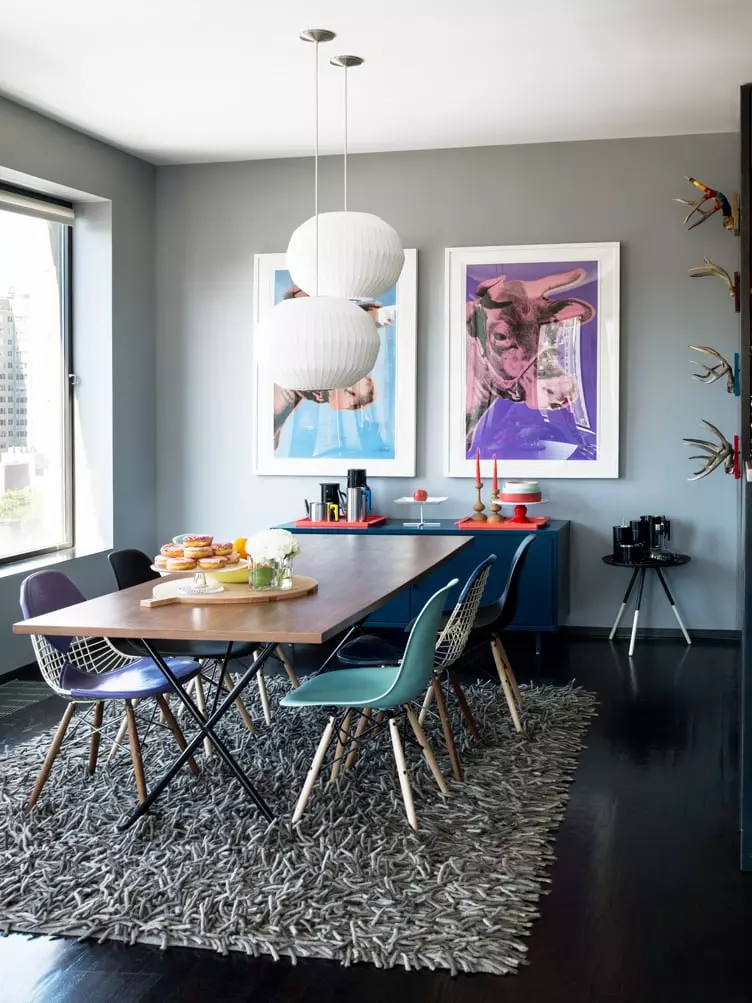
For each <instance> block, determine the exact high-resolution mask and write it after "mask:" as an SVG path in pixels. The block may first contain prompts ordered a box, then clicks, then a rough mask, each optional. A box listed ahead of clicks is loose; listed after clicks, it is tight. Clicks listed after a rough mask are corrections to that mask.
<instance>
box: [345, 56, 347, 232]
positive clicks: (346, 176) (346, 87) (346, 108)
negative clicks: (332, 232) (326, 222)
mask: <svg viewBox="0 0 752 1003" xmlns="http://www.w3.org/2000/svg"><path fill="white" fill-rule="evenodd" d="M344 210H345V212H347V66H345V156H344Z"/></svg>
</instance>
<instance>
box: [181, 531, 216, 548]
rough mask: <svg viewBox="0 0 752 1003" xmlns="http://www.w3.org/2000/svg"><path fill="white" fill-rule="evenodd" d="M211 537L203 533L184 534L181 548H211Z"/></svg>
mask: <svg viewBox="0 0 752 1003" xmlns="http://www.w3.org/2000/svg"><path fill="white" fill-rule="evenodd" d="M213 539H214V537H213V536H207V535H206V534H205V533H186V534H185V536H184V537H183V547H211V545H212V540H213Z"/></svg>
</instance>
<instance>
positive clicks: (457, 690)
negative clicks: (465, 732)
mask: <svg viewBox="0 0 752 1003" xmlns="http://www.w3.org/2000/svg"><path fill="white" fill-rule="evenodd" d="M447 675H448V676H449V682H450V683H451V685H452V689H453V690H454V695H455V696H456V697H457V703H459V705H460V710H461V711H462V716H463V717H464V719H465V721H466V722H467V726H468V728H469V729H470V734H471V735H472V736H473V738H474V739H475V741H476V742H480V741H482V739H481V737H480V731H479V730H478V725H477V724H476V723H475V718H474V717H473V712H472V711H471V710H470V705H469V704H468V702H467V698H466V697H465V691H464V690H463V689H462V686H461V685H460V681H459V679H458V678H457V674H456V673H455V671H454V669H447Z"/></svg>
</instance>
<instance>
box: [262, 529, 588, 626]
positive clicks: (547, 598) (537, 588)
mask: <svg viewBox="0 0 752 1003" xmlns="http://www.w3.org/2000/svg"><path fill="white" fill-rule="evenodd" d="M280 528H283V529H289V530H290V532H292V533H295V534H296V535H298V536H303V535H305V534H307V533H329V534H333V535H337V534H341V533H348V532H350V533H367V534H368V535H369V536H377V535H381V534H385V533H386V534H390V535H392V536H406V535H408V534H413V533H423V534H426V535H431V536H455V535H458V536H472V537H473V542H472V543H471V544H470V546H469V547H464V548H463V549H462V550H461V551H460V552H459V553H458V554H457V555H455V556H454V557H453V558H451V560H449V561H447V562H446V563H445V564H443V565H442V566H441V567H440V568H439V569H438V570H437V571H434V572H433V573H432V574H430V575H426V576H425V577H424V578H421V579H420V580H419V581H418V582H416V583H415V584H414V585H413V586H411V587H410V588H408V589H405V590H404V591H403V592H401V593H400V594H399V595H398V596H395V597H394V599H392V600H391V601H390V602H388V603H385V604H384V605H383V606H382V607H381V608H380V609H377V610H376V611H375V612H374V613H372V614H371V616H370V617H369V618H368V621H367V622H368V624H369V625H370V626H372V627H404V626H405V625H406V624H408V623H409V622H410V620H412V618H413V617H414V616H416V615H417V614H418V613H419V612H420V610H421V608H422V607H423V604H424V603H425V601H426V600H427V599H428V598H429V596H431V595H433V593H434V592H435V591H436V590H437V589H439V588H441V586H442V585H445V584H446V582H447V579H449V578H458V579H459V582H460V584H459V585H458V586H457V587H456V588H455V589H454V590H453V592H452V594H451V595H450V601H449V605H450V606H451V605H454V602H455V600H456V598H457V595H459V589H460V588H461V587H462V585H463V584H464V582H465V581H466V580H467V578H468V577H469V575H470V572H471V571H472V570H473V568H475V567H476V566H477V565H478V564H480V562H481V561H482V560H483V558H484V557H487V556H488V554H496V555H497V557H498V560H497V561H496V563H495V564H494V566H493V568H492V571H491V576H490V578H489V581H488V585H487V586H486V593H485V597H486V599H488V601H491V600H493V599H496V598H498V596H499V595H501V591H502V589H503V588H504V584H505V582H506V579H507V574H508V572H509V565H510V563H511V560H512V555H513V554H514V552H515V550H516V549H517V547H518V546H519V544H520V541H521V540H522V539H523V538H524V537H525V536H526V535H527V532H526V531H525V530H524V529H521V530H509V529H503V530H490V529H480V530H475V531H473V530H467V529H458V527H457V526H456V525H455V523H454V522H453V521H452V520H451V519H442V520H440V525H439V526H438V527H436V528H430V529H416V528H411V527H407V526H403V524H402V521H401V520H400V519H388V520H387V521H386V523H384V524H383V525H381V526H374V527H372V528H371V529H362V530H346V529H321V528H306V529H298V528H296V527H295V524H294V523H291V522H290V523H285V524H284V525H283V526H282V527H280ZM533 532H534V533H535V542H534V543H533V545H532V547H531V548H530V551H529V553H528V556H527V561H526V563H525V569H524V571H523V574H522V581H521V583H520V595H519V605H518V609H517V615H516V617H515V619H514V622H513V624H512V625H511V626H510V627H509V628H508V629H509V630H526V631H531V632H534V633H536V634H540V633H542V632H543V631H547V632H550V631H555V630H557V629H558V627H559V624H560V623H561V622H562V621H563V620H564V619H565V618H566V616H567V614H568V612H569V523H568V522H565V521H562V520H560V519H552V520H551V521H550V522H549V524H548V525H547V526H546V527H545V528H544V529H538V530H534V531H533ZM366 570H367V569H364V571H366Z"/></svg>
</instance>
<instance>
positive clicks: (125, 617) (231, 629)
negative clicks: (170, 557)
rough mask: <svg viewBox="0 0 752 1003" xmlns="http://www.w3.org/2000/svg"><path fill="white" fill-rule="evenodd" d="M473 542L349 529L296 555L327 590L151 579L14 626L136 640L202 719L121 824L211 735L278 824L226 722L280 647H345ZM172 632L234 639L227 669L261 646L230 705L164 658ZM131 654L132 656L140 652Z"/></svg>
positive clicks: (300, 566) (23, 630)
mask: <svg viewBox="0 0 752 1003" xmlns="http://www.w3.org/2000/svg"><path fill="white" fill-rule="evenodd" d="M471 539H472V538H471V537H461V536H379V537H368V536H367V535H365V534H363V535H355V534H347V533H344V532H343V534H342V536H336V537H333V536H325V537H320V538H319V537H307V538H306V539H305V543H304V547H303V551H302V553H301V554H300V555H298V557H296V559H295V573H296V574H300V575H307V576H310V577H312V578H315V579H316V581H317V582H318V589H317V591H316V592H315V593H313V594H310V595H306V596H303V597H300V598H295V599H290V600H286V601H276V602H265V603H258V604H256V603H253V604H240V603H228V604H211V605H210V604H206V605H200V604H197V605H193V604H184V603H175V604H172V605H163V606H154V607H145V606H142V605H141V600H143V599H150V598H151V597H152V595H153V590H154V582H153V581H150V582H145V583H144V584H142V585H136V586H134V587H133V588H129V589H123V590H121V591H119V592H112V593H109V594H107V595H103V596H99V597H97V598H95V599H89V600H86V601H85V602H81V603H77V604H76V605H74V606H68V607H66V608H64V609H60V610H56V611H55V612H54V613H46V614H44V615H43V616H37V617H31V618H29V619H27V620H22V621H20V622H18V623H15V624H14V625H13V631H14V633H16V634H41V635H47V636H53V637H54V636H57V637H61V636H62V637H105V638H108V639H109V640H110V643H112V644H113V645H115V646H116V647H118V646H119V643H120V647H121V649H124V650H129V649H128V645H129V643H130V645H133V644H134V643H135V644H137V645H138V646H139V647H140V648H141V649H142V650H143V651H145V652H146V653H148V655H149V656H150V657H151V658H153V659H154V661H155V663H156V664H157V665H158V666H159V668H160V670H161V672H162V673H163V674H164V676H165V678H166V680H167V681H168V682H169V684H170V687H171V688H172V690H173V691H174V692H175V694H176V696H177V697H178V699H179V700H180V701H181V702H182V703H183V704H184V706H185V708H186V709H187V711H188V713H189V714H190V715H191V717H192V718H193V719H194V721H195V722H196V724H197V726H198V731H197V733H196V734H195V735H194V736H193V737H192V738H191V739H190V741H188V742H187V745H186V747H185V749H184V750H183V751H182V752H181V754H180V756H179V757H178V758H177V759H176V760H175V761H174V762H173V763H172V765H171V766H170V768H169V769H168V770H167V771H166V772H165V774H164V775H163V776H162V777H161V779H160V780H159V781H158V782H157V783H156V784H155V786H154V787H153V788H152V790H151V791H150V792H149V793H148V794H147V796H146V798H145V800H143V801H142V802H140V803H139V805H138V807H137V808H136V809H134V811H132V812H131V814H130V815H129V816H128V818H127V819H126V820H125V821H124V822H123V823H122V825H121V828H123V829H125V828H128V827H129V826H130V825H133V823H134V822H136V820H137V819H138V818H140V817H141V816H142V815H143V814H144V813H145V812H146V811H148V810H149V808H150V807H151V806H152V805H153V804H154V802H155V801H156V799H157V798H158V797H159V796H160V794H161V793H162V792H163V791H164V790H165V789H166V787H167V786H168V785H169V784H170V783H171V781H172V780H173V778H174V777H175V776H176V775H177V774H178V773H179V771H180V770H181V769H182V767H183V766H184V765H185V763H186V762H187V761H188V760H189V758H190V757H191V756H192V755H193V753H194V752H195V751H196V749H197V748H198V746H199V745H200V744H201V743H202V741H203V740H204V739H205V738H210V739H211V741H212V742H213V743H214V746H215V747H216V749H217V752H218V754H219V755H220V757H221V758H222V759H223V760H224V762H225V763H226V764H227V766H228V768H229V769H230V771H231V772H232V774H233V775H234V776H235V778H236V779H237V781H238V782H239V783H240V785H241V786H242V787H243V789H244V791H245V793H246V795H247V796H248V797H249V798H250V799H251V801H252V802H253V803H254V804H255V805H256V807H257V808H258V810H259V811H260V812H261V814H262V815H263V816H264V817H265V818H266V819H267V820H268V821H272V820H273V819H274V813H273V812H272V810H271V808H270V807H269V805H268V804H267V803H266V801H265V800H264V797H263V795H262V793H261V791H260V790H258V789H257V787H256V785H255V784H254V783H253V781H252V780H251V779H250V777H249V776H248V775H247V773H246V772H245V771H244V770H243V767H242V764H241V763H239V762H238V760H237V758H236V756H235V755H233V753H232V751H231V750H230V749H229V748H228V747H227V745H226V743H225V741H224V739H223V738H222V736H221V735H218V734H217V730H216V729H217V724H218V723H219V722H220V721H221V720H222V718H223V717H224V716H225V714H227V713H228V711H229V710H230V709H231V708H232V706H233V704H234V703H235V701H236V699H237V698H238V697H239V696H240V695H241V694H242V693H243V691H244V690H245V689H246V687H247V686H248V685H249V684H250V682H251V681H252V680H253V678H254V677H255V676H256V675H257V673H258V672H259V671H260V670H261V668H262V667H263V666H264V663H265V662H266V660H267V659H268V658H269V656H270V655H271V654H272V653H273V652H274V650H275V648H276V646H277V645H278V644H280V643H288V644H320V645H323V644H325V643H327V642H328V641H330V640H332V638H336V637H338V635H344V636H342V638H341V640H340V642H339V644H338V645H337V646H336V648H335V651H336V650H337V648H339V647H340V646H341V644H342V643H344V641H345V640H346V639H347V637H349V636H350V635H351V634H352V632H353V631H354V630H357V629H358V627H359V625H360V624H362V623H363V621H364V620H365V619H366V618H367V617H368V616H369V615H370V614H371V613H373V612H374V610H376V609H378V608H379V606H381V605H383V604H384V603H386V602H388V601H389V600H390V599H392V598H393V597H394V596H395V595H397V594H398V593H399V592H400V591H401V590H402V589H405V588H408V587H409V586H411V585H413V584H414V583H415V582H416V581H417V580H418V579H420V578H421V577H422V576H423V575H425V574H428V573H429V572H431V571H434V570H435V569H436V568H438V567H440V566H441V565H442V564H444V563H445V562H446V561H449V560H450V559H451V558H452V557H453V556H454V555H455V554H456V553H457V552H458V551H459V550H461V549H462V548H463V547H466V546H468V545H469V544H470V542H471ZM162 581H165V579H162ZM165 638H169V639H170V640H172V641H175V640H185V641H222V642H226V643H227V654H226V657H225V664H224V665H223V666H222V671H223V672H224V670H225V668H226V665H227V663H228V662H229V660H230V658H231V656H232V644H233V643H234V642H251V643H253V644H254V645H257V648H256V651H255V657H254V658H253V660H252V662H251V663H250V664H248V665H246V666H245V667H244V670H243V672H242V674H240V676H239V678H238V679H237V681H236V682H235V683H234V684H233V685H232V686H231V689H230V690H229V691H228V692H227V694H226V695H225V696H223V698H222V699H221V701H220V699H219V696H220V691H219V689H218V690H217V695H216V699H215V701H214V705H213V707H212V708H211V709H208V708H207V709H206V711H205V712H204V711H202V710H201V709H200V708H199V707H198V706H197V705H196V703H195V702H194V701H193V700H192V699H191V697H190V696H189V694H188V693H187V692H186V690H185V688H184V687H183V686H182V685H181V683H180V682H179V681H178V679H177V678H176V677H175V675H174V673H173V672H172V671H171V669H170V666H169V663H168V661H167V660H166V659H165V658H164V657H163V656H162V654H160V652H159V650H158V646H157V644H156V642H158V641H159V640H160V639H165ZM130 651H131V653H132V648H131V649H130ZM330 658H331V655H330ZM327 661H328V660H327Z"/></svg>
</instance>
